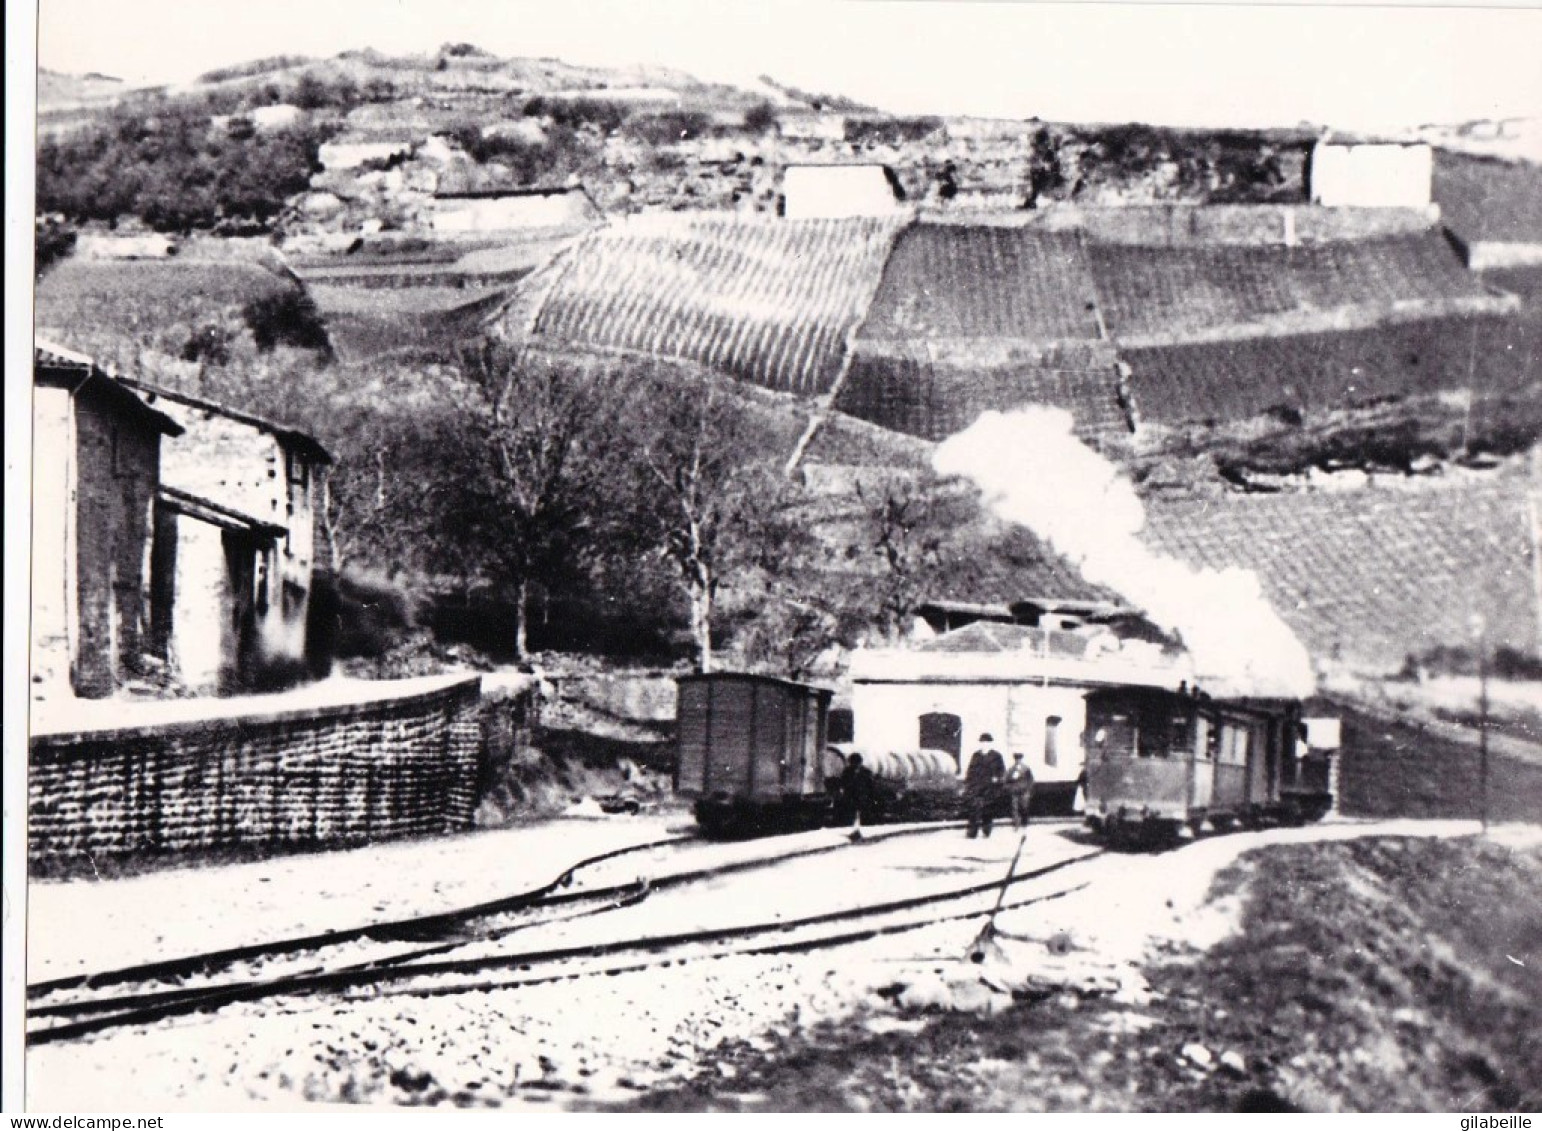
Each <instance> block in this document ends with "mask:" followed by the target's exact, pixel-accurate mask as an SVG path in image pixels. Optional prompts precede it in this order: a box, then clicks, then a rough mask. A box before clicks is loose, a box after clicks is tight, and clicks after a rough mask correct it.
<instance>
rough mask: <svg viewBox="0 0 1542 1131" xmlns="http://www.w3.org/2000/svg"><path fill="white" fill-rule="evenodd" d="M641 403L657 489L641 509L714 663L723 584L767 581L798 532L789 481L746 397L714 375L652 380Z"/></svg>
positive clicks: (696, 635) (644, 458) (699, 656)
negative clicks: (742, 398) (715, 628)
mask: <svg viewBox="0 0 1542 1131" xmlns="http://www.w3.org/2000/svg"><path fill="white" fill-rule="evenodd" d="M642 407H643V409H644V414H645V416H646V420H647V423H646V439H645V440H644V442H643V444H642V445H641V448H640V453H639V454H640V459H641V462H642V466H643V468H644V470H645V473H646V476H647V480H648V483H649V486H650V487H651V488H652V494H653V497H652V498H651V499H650V500H648V501H647V502H646V503H645V505H644V506H642V507H641V508H640V510H641V513H642V515H643V516H644V521H645V523H646V524H647V526H648V527H649V528H650V529H649V530H648V532H647V536H648V537H649V540H650V541H651V542H652V544H653V545H654V546H655V547H656V549H657V551H658V552H659V553H660V554H661V555H662V556H663V557H664V559H665V560H666V561H667V562H668V563H669V564H670V566H671V567H672V570H673V573H674V575H675V577H676V580H677V581H678V583H679V585H680V587H681V589H682V591H683V592H684V595H685V597H686V600H687V602H688V605H689V611H690V624H691V639H692V642H693V644H694V646H695V651H696V666H697V668H698V669H699V670H701V671H704V672H706V671H711V670H712V667H713V661H714V644H715V642H714V635H713V620H714V613H715V611H716V609H717V602H718V599H719V592H720V590H721V589H722V587H723V586H724V584H725V583H728V582H730V580H733V581H738V582H748V581H749V580H750V579H751V578H754V577H757V576H758V578H759V581H758V583H757V584H758V585H759V587H760V588H761V589H762V590H763V591H764V590H766V589H767V588H768V586H769V582H768V580H767V579H768V578H771V577H774V576H775V575H776V574H777V573H778V571H779V569H780V567H781V565H782V563H783V562H784V561H785V560H786V557H787V554H788V553H789V551H790V549H791V547H792V546H793V545H794V544H795V543H796V542H797V541H798V539H797V530H796V528H795V526H794V525H791V523H790V518H791V516H790V510H789V506H788V500H787V495H788V494H789V492H790V491H791V490H792V488H791V487H790V485H789V484H788V483H787V481H786V480H785V479H784V478H783V477H782V476H781V475H779V474H778V472H777V468H776V467H775V465H774V463H773V462H772V461H771V460H770V459H769V458H766V457H768V456H769V455H770V452H771V451H772V448H771V447H770V445H769V444H767V443H765V438H764V437H762V436H760V435H759V434H758V430H757V428H756V426H755V422H754V420H753V419H752V418H751V416H750V415H749V413H748V412H747V410H746V409H745V407H744V406H743V405H742V404H741V403H739V402H738V401H737V400H736V399H734V398H733V397H731V396H730V395H728V394H727V393H725V391H724V390H723V389H722V388H721V387H720V386H719V383H718V382H717V381H715V380H713V379H710V378H706V379H698V380H688V379H676V380H673V381H670V382H668V383H660V384H656V385H654V386H652V387H651V388H650V391H649V393H648V395H647V397H646V398H645V400H644V401H643V404H642Z"/></svg>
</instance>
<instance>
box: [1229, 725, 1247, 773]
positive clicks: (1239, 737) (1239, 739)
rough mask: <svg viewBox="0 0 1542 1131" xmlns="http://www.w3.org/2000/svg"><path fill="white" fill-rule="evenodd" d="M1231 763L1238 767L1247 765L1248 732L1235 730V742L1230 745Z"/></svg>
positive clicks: (1239, 729)
mask: <svg viewBox="0 0 1542 1131" xmlns="http://www.w3.org/2000/svg"><path fill="white" fill-rule="evenodd" d="M1232 761H1233V762H1234V763H1236V764H1237V765H1239V766H1245V765H1247V761H1248V732H1247V731H1246V730H1243V729H1241V728H1240V727H1239V728H1238V730H1237V734H1236V741H1235V742H1234V743H1232Z"/></svg>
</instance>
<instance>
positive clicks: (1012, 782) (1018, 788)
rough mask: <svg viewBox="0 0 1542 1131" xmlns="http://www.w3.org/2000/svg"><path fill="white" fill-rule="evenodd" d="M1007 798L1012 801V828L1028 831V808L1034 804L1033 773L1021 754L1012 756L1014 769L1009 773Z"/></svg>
mask: <svg viewBox="0 0 1542 1131" xmlns="http://www.w3.org/2000/svg"><path fill="white" fill-rule="evenodd" d="M1007 796H1008V797H1010V798H1011V799H1012V827H1013V828H1014V829H1018V830H1022V829H1026V828H1027V827H1028V807H1029V806H1030V805H1032V804H1033V771H1032V770H1030V769H1029V768H1028V763H1027V762H1026V761H1024V760H1023V756H1022V755H1021V754H1014V755H1012V768H1011V769H1009V770H1008V771H1007Z"/></svg>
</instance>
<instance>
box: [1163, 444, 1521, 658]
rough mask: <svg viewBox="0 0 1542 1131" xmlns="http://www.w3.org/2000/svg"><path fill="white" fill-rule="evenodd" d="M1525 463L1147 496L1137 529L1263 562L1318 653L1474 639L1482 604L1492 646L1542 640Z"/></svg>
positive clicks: (1190, 553)
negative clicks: (1477, 472)
mask: <svg viewBox="0 0 1542 1131" xmlns="http://www.w3.org/2000/svg"><path fill="white" fill-rule="evenodd" d="M1532 494H1533V488H1532V485H1531V483H1530V481H1529V480H1528V479H1527V477H1526V476H1525V475H1523V474H1514V473H1507V474H1494V475H1488V476H1472V477H1462V478H1458V479H1455V480H1453V481H1449V482H1439V481H1436V482H1431V483H1420V484H1417V485H1415V484H1411V483H1407V482H1406V481H1405V482H1404V483H1402V484H1399V485H1395V486H1370V487H1364V488H1359V489H1342V490H1320V491H1297V492H1289V493H1278V494H1223V495H1218V496H1210V497H1204V498H1186V499H1174V498H1162V497H1160V496H1158V497H1154V498H1150V499H1148V500H1147V503H1146V514H1147V522H1146V529H1145V531H1144V533H1143V534H1142V538H1143V540H1144V541H1145V542H1146V543H1147V544H1148V545H1150V546H1151V547H1152V548H1153V549H1156V550H1159V551H1162V552H1164V553H1167V554H1170V555H1172V556H1174V557H1177V558H1179V559H1181V560H1183V561H1185V562H1188V563H1189V564H1190V565H1192V566H1195V567H1208V568H1211V569H1227V568H1230V567H1240V568H1243V569H1249V570H1253V571H1254V572H1256V573H1257V575H1258V577H1259V580H1260V582H1261V583H1262V585H1263V589H1264V594H1265V596H1267V597H1268V599H1269V601H1270V603H1271V604H1272V605H1273V606H1274V608H1275V610H1276V611H1277V612H1278V613H1279V614H1280V616H1281V617H1283V618H1284V620H1285V622H1286V623H1287V624H1289V625H1290V627H1291V628H1292V630H1294V631H1295V633H1296V635H1297V636H1298V637H1299V638H1300V639H1301V641H1302V642H1303V643H1304V644H1305V645H1306V647H1307V649H1308V650H1309V651H1310V652H1311V653H1312V654H1313V656H1314V657H1316V658H1317V659H1318V660H1332V661H1335V662H1339V663H1342V664H1343V665H1345V666H1346V667H1349V668H1352V669H1355V670H1358V671H1360V672H1362V673H1364V674H1367V675H1380V674H1389V673H1396V672H1398V671H1399V670H1401V669H1402V668H1403V666H1404V664H1405V662H1406V661H1407V660H1408V659H1409V658H1410V657H1418V656H1423V655H1425V654H1427V653H1429V652H1430V651H1432V650H1433V649H1435V648H1437V647H1441V646H1446V647H1452V646H1461V645H1470V644H1471V643H1472V629H1471V626H1470V618H1471V617H1472V615H1473V614H1475V613H1478V614H1482V615H1483V616H1484V617H1485V618H1486V620H1487V622H1488V625H1489V642H1490V645H1491V646H1492V647H1494V648H1500V647H1509V648H1513V649H1515V650H1516V651H1518V652H1520V653H1522V654H1524V655H1528V656H1535V655H1537V654H1538V653H1539V651H1542V636H1539V620H1538V617H1539V612H1542V609H1539V604H1538V592H1537V588H1536V577H1537V572H1536V571H1537V568H1538V564H1539V563H1538V554H1537V546H1536V543H1535V541H1534V531H1533V526H1532V522H1533V519H1532V509H1533V499H1532V498H1531V495H1532Z"/></svg>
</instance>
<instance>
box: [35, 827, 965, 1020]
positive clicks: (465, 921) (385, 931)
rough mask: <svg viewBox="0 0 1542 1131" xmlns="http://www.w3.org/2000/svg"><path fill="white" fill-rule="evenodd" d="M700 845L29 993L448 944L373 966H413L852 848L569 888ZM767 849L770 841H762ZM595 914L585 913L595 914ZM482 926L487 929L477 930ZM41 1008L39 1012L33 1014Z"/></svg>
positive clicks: (585, 866) (50, 982)
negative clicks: (545, 914)
mask: <svg viewBox="0 0 1542 1131" xmlns="http://www.w3.org/2000/svg"><path fill="white" fill-rule="evenodd" d="M950 827H953V823H939V824H936V825H928V826H926V827H915V828H902V829H896V830H893V831H888V832H883V831H879V832H869V833H868V834H867V837H866V839H867V841H868V842H869V843H878V842H882V841H885V840H892V839H896V838H899V837H904V836H915V835H919V834H921V833H927V832H933V831H936V830H938V829H946V828H950ZM701 843H703V842H702V841H701V840H700V839H699V838H697V837H695V836H682V837H669V838H666V839H663V840H653V841H647V842H645V843H642V844H635V845H628V846H627V847H625V848H618V849H612V850H610V851H608V852H602V853H599V854H597V855H595V856H590V857H586V858H584V859H582V860H579V861H577V862H575V863H573V864H571V865H569V866H568V867H567V868H566V869H564V870H563V871H562V872H560V873H558V874H557V875H556V876H555V877H554V878H553V879H551V880H550V881H548V882H546V883H544V884H540V885H538V886H536V887H533V888H530V889H527V890H526V891H522V892H518V893H515V894H513V895H508V896H503V897H501V898H499V899H496V900H490V901H487V902H484V903H478V904H473V905H471V906H468V907H463V908H457V909H455V910H453V911H445V912H436V913H434V914H430V915H420V916H413V917H410V918H406V919H398V920H392V921H388V922H385V923H372V924H369V925H367V926H362V927H353V928H347V929H344V930H340V931H329V932H324V933H318V934H311V935H297V936H294V937H291V938H287V939H277V940H272V941H269V942H263V943H253V944H250V945H247V946H240V947H231V948H227V949H223V950H217V951H208V952H205V953H202V954H196V955H189V956H186V957H183V958H174V959H166V960H163V961H159V962H148V963H139V964H135V965H132V966H125V967H120V968H118V969H115V970H106V971H99V972H95V973H91V974H78V975H69V976H67V977H62V978H51V979H45V980H43V981H39V982H34V983H32V984H31V985H29V986H28V987H27V997H28V1000H29V1001H37V1000H38V999H42V998H46V997H48V996H51V995H54V994H58V993H62V992H66V991H70V990H81V989H93V990H94V989H102V988H105V987H109V986H116V985H125V984H129V983H135V982H139V983H145V982H167V983H179V984H180V983H185V982H186V981H187V980H188V979H191V978H197V977H201V976H211V975H214V974H216V973H219V972H221V971H227V970H229V969H230V968H232V967H235V966H237V965H240V964H243V963H246V964H254V965H260V964H262V963H266V962H271V961H272V960H274V959H278V958H283V957H286V956H290V955H307V956H310V955H312V954H320V953H324V952H326V951H329V950H336V949H339V948H342V947H345V946H349V945H353V944H369V943H377V944H390V943H404V942H428V941H430V940H442V939H448V940H450V941H449V942H447V943H441V944H438V945H434V946H429V947H425V948H422V949H419V950H413V951H409V952H396V953H393V954H384V955H381V956H380V957H379V958H377V959H376V960H375V961H378V962H380V963H389V962H393V961H394V962H401V961H409V960H412V959H415V958H421V957H425V956H427V955H430V954H434V953H439V952H440V951H443V950H446V949H451V948H454V947H459V946H463V945H465V944H466V943H468V942H471V941H475V940H477V939H493V938H500V937H503V936H504V935H506V934H510V933H513V932H515V931H518V930H525V929H528V928H530V927H533V926H539V925H542V924H543V923H545V922H548V920H540V921H536V922H528V921H527V922H516V923H513V924H503V923H499V922H498V920H500V919H504V918H507V917H508V916H511V915H519V914H522V913H526V912H530V911H534V910H537V909H547V908H555V907H564V906H568V905H572V904H578V903H587V902H592V903H595V904H596V905H598V906H597V912H603V911H608V910H613V909H614V907H616V906H626V905H629V904H630V903H632V902H635V901H636V900H637V898H639V897H646V895H647V894H651V893H653V892H658V891H664V890H668V889H670V888H673V887H679V886H682V885H685V884H690V883H697V882H700V881H702V880H707V879H712V878H716V877H719V876H728V875H734V874H738V873H742V872H747V871H752V870H754V869H757V868H765V867H771V866H774V865H777V864H781V863H784V862H786V861H789V860H796V859H801V858H805V857H811V856H820V855H824V854H826V853H831V852H839V851H841V850H842V849H845V848H847V847H848V844H847V843H846V842H845V841H839V842H837V843H833V844H822V845H813V846H810V847H807V848H799V849H794V850H792V851H790V852H782V853H779V854H776V855H770V856H765V857H757V858H754V859H750V860H740V861H733V862H730V863H727V864H721V865H717V866H713V867H705V868H696V869H689V870H686V871H682V872H677V873H671V874H667V875H663V876H659V877H656V878H653V879H650V880H649V881H648V882H647V884H646V887H645V888H643V889H641V890H640V889H639V885H638V884H636V883H623V884H607V885H601V886H597V887H593V888H580V889H571V885H572V883H573V881H574V880H575V878H576V877H577V876H578V875H579V874H580V873H581V872H583V871H585V870H589V869H593V868H595V867H597V866H599V865H600V864H603V863H606V862H608V861H611V860H615V859H618V858H620V857H623V856H627V855H631V854H635V853H640V852H648V851H652V850H654V849H658V848H670V847H680V846H685V845H693V844H701ZM762 843H767V842H762ZM591 913H596V912H587V913H583V914H591ZM479 922H483V923H484V925H483V926H482V927H478V926H477V924H478V923H479ZM36 1008H37V1007H34V1010H35V1009H36Z"/></svg>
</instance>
